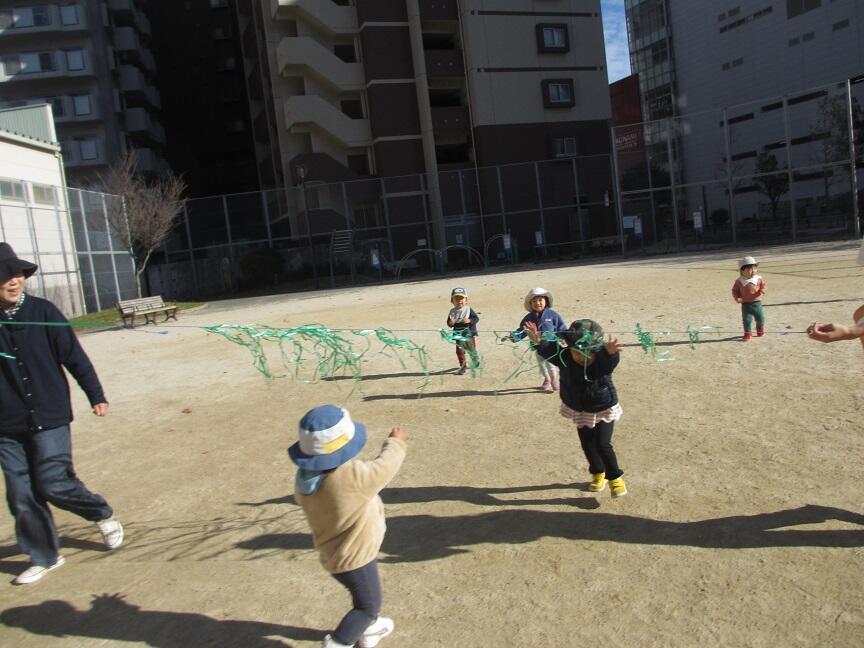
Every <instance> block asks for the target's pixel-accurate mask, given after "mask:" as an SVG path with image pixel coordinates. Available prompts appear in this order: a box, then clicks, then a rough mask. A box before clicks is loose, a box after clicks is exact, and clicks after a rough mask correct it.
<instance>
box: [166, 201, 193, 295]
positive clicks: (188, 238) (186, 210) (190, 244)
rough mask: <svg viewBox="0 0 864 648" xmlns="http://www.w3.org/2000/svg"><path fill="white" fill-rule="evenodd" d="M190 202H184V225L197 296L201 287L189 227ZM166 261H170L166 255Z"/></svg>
mask: <svg viewBox="0 0 864 648" xmlns="http://www.w3.org/2000/svg"><path fill="white" fill-rule="evenodd" d="M188 204H189V202H188V201H186V200H184V201H183V224H184V225H185V226H186V240H187V241H189V265H190V266H192V285H193V286H195V296H196V297H197V296H198V295H199V294H200V290H201V287H200V286H199V285H198V271H197V270H196V269H195V248H194V246H193V245H192V228H191V227H190V226H189V210H188V209H187V208H186V207H187V205H188ZM165 260H166V261H167V260H168V257H167V255H166V257H165Z"/></svg>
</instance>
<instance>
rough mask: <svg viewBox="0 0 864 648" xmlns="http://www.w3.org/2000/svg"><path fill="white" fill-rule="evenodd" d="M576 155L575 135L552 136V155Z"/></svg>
mask: <svg viewBox="0 0 864 648" xmlns="http://www.w3.org/2000/svg"><path fill="white" fill-rule="evenodd" d="M574 155H576V138H575V137H553V138H552V157H573V156H574Z"/></svg>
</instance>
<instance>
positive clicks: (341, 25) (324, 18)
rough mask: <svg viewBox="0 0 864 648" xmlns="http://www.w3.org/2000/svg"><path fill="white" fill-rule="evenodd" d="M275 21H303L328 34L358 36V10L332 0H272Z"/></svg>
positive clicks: (271, 5) (271, 6)
mask: <svg viewBox="0 0 864 648" xmlns="http://www.w3.org/2000/svg"><path fill="white" fill-rule="evenodd" d="M270 9H271V11H272V14H273V18H274V19H275V20H302V21H305V22H308V23H311V24H313V25H315V26H316V27H318V28H319V29H321V30H323V31H325V32H327V33H328V34H356V33H357V31H358V26H357V9H356V8H355V7H343V6H341V5H337V4H336V3H335V2H331V0H270Z"/></svg>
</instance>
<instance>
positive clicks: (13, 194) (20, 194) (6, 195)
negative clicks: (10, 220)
mask: <svg viewBox="0 0 864 648" xmlns="http://www.w3.org/2000/svg"><path fill="white" fill-rule="evenodd" d="M24 198H25V192H24V183H23V182H21V181H20V180H12V179H10V178H0V200H14V201H16V202H24Z"/></svg>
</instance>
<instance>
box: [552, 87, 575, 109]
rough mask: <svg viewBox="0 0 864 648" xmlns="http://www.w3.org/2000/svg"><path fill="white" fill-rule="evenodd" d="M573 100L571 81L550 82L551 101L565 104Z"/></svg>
mask: <svg viewBox="0 0 864 648" xmlns="http://www.w3.org/2000/svg"><path fill="white" fill-rule="evenodd" d="M571 101H573V97H572V95H571V94H570V84H569V83H550V84H549V103H551V104H563V103H570V102H571Z"/></svg>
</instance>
